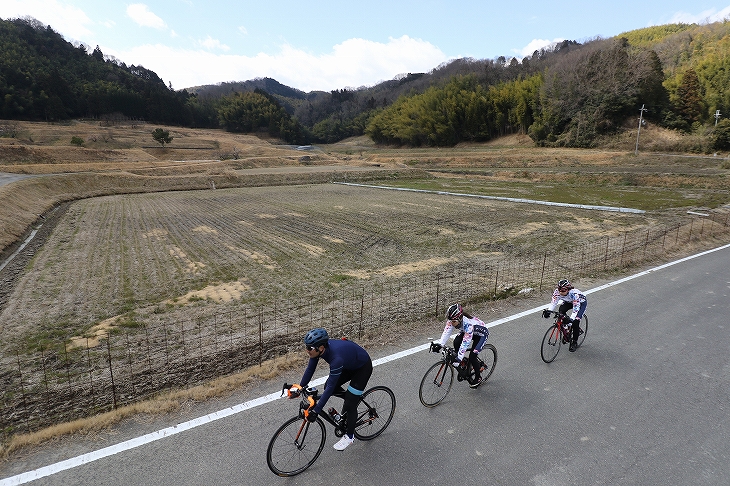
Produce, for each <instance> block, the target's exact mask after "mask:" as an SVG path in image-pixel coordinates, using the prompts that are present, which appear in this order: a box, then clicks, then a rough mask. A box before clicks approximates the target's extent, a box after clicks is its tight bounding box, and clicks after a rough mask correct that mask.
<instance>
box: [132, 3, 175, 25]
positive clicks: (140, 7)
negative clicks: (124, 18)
mask: <svg viewBox="0 0 730 486" xmlns="http://www.w3.org/2000/svg"><path fill="white" fill-rule="evenodd" d="M127 15H129V18H131V19H132V20H134V21H135V22H136V23H137V25H140V26H142V27H152V28H153V29H159V30H164V29H166V28H167V24H165V21H164V20H162V19H161V18H160V17H158V16H157V15H155V14H154V13H152V12H151V11H150V9H149V8H148V7H147V5H145V4H144V3H133V4H131V5H129V6H128V7H127Z"/></svg>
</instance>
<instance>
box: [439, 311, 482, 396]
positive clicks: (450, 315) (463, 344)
mask: <svg viewBox="0 0 730 486" xmlns="http://www.w3.org/2000/svg"><path fill="white" fill-rule="evenodd" d="M454 329H458V330H459V335H458V336H456V337H455V338H454V349H455V350H457V357H456V361H454V366H456V367H457V369H458V370H459V377H460V378H462V379H463V378H464V377H465V376H466V373H467V366H466V360H465V359H464V356H465V355H466V352H467V350H469V346H470V345H471V353H470V354H469V363H470V364H471V368H472V369H473V370H474V379H473V380H471V379H470V380H469V387H471V388H477V387H478V386H479V385H481V384H482V375H481V370H480V369H479V368H480V363H479V361H478V358H479V352H480V351H481V350H482V348H483V347H484V343H486V342H487V339H488V338H489V329H487V326H486V324H484V323H483V322H482V321H481V319H479V318H478V317H474V316H472V315H470V314H469V313H467V312H466V311H465V310H464V308H463V307H461V304H459V303H456V304H451V305H450V306H449V308H448V309H446V326H445V327H444V332H443V333H442V334H441V340H440V341H439V342H438V343H431V350H432V351H435V352H439V351H441V348H442V347H444V346H445V345H446V341H447V340H448V339H449V336H451V333H452V332H453V331H454Z"/></svg>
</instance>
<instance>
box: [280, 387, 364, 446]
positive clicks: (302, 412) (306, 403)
mask: <svg viewBox="0 0 730 486" xmlns="http://www.w3.org/2000/svg"><path fill="white" fill-rule="evenodd" d="M290 386H291V385H287V384H284V389H288V388H289V387H290ZM300 393H301V395H302V401H301V403H300V404H299V417H300V418H301V419H302V425H301V426H300V427H299V432H298V433H297V435H296V438H295V442H297V445H298V444H299V438H300V436H301V434H302V433H304V434H305V435H304V437H302V440H303V439H304V438H305V437H306V431H307V428H308V424H309V421H308V420H307V415H308V414H309V411H311V410H312V409H314V407H315V406H316V405H317V402H318V401H319V390H318V389H317V388H315V387H308V388H305V389H303V390H302V391H301V392H300ZM282 394H283V393H282ZM332 396H334V397H337V398H341V399H343V400H344V399H345V390H343V389H342V388H340V389H339V390H337V391H336V392H335V393H333V394H332ZM360 400H361V401H362V402H363V403H364V404H365V405H366V406H367V410H368V411H366V412H363V413H362V414H361V415H359V416H358V417H357V421H356V422H355V427H356V428H357V427H360V426H361V425H364V424H366V423H368V422H372V421H374V420H375V419H376V418H378V416H377V415H375V416H369V415H370V414H369V411H370V410H371V409H372V407H371V406H370V404H369V403H367V402H366V401H365V400H363V399H360ZM343 413H344V411H343ZM366 415H368V416H367V418H366V417H365V416H366ZM319 417H320V418H321V419H322V420H324V421H325V422H327V423H328V424H330V425H332V427H334V428H335V435H336V436H337V437H342V435H343V434H344V433H345V427H346V426H347V420H346V417H345V415H342V418H341V419H340V422H339V423H338V422H335V420H334V419H333V418H332V417H331V416H330V414H329V413H326V412H324V411H323V413H321V414H319Z"/></svg>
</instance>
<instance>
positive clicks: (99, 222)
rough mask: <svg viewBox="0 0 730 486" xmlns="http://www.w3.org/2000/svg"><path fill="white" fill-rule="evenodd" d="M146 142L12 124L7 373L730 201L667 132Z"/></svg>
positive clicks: (182, 135) (587, 239) (725, 187)
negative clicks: (126, 339) (110, 340)
mask: <svg viewBox="0 0 730 486" xmlns="http://www.w3.org/2000/svg"><path fill="white" fill-rule="evenodd" d="M154 128H157V127H156V126H150V125H145V124H136V125H133V124H126V125H112V126H101V125H99V123H98V122H89V121H74V122H69V123H67V124H44V123H25V122H2V121H0V133H3V134H8V133H12V136H4V137H0V173H6V174H14V175H16V176H22V177H25V178H23V179H21V180H13V179H10V178H8V179H0V181H2V180H7V181H12V182H9V183H7V184H3V185H0V249H2V255H1V257H2V258H1V259H0V264H3V265H4V267H3V268H2V269H1V270H0V281H2V291H0V336H2V339H1V342H2V345H1V350H2V353H1V355H0V359H2V358H7V357H8V356H9V354H8V353H10V356H12V353H14V352H16V351H17V352H26V351H28V352H30V351H34V350H37V349H39V348H40V347H44V346H52V345H53V343H56V344H57V343H64V344H65V345H66V346H67V347H73V346H75V345H76V344H77V343H80V342H85V343H86V344H87V345H88V343H89V342H91V343H92V345H93V340H94V338H98V337H100V336H103V335H104V334H105V333H106V332H107V331H108V330H109V328H110V327H113V326H118V325H129V326H134V325H135V324H136V323H139V322H144V321H145V320H146V319H147V318H150V317H152V316H159V315H160V314H164V315H165V316H167V317H168V318H169V319H171V320H175V319H186V318H189V316H190V315H193V314H196V313H207V314H213V313H215V312H218V311H225V310H226V309H228V310H230V309H235V308H236V306H237V305H241V304H245V305H255V304H256V303H257V302H269V303H270V302H271V301H272V299H273V300H276V299H287V298H296V297H301V296H302V295H314V294H318V293H322V292H323V291H328V290H331V289H347V288H355V287H357V286H358V285H360V284H361V283H363V282H370V281H374V280H378V281H383V282H388V281H397V280H399V279H402V278H406V277H408V276H411V275H418V274H429V273H436V272H439V271H442V270H443V269H445V268H447V267H450V266H454V265H461V266H467V267H468V266H470V265H473V266H479V265H484V264H485V263H487V264H488V263H489V262H492V261H498V260H504V259H512V260H513V261H519V259H520V258H534V257H535V256H536V255H541V254H542V252H547V251H548V250H550V251H551V252H555V251H558V249H559V248H561V247H562V246H564V245H568V244H570V245H574V246H575V245H582V244H590V243H591V242H596V241H598V240H600V239H602V238H606V237H616V236H618V235H622V234H630V233H636V234H643V232H646V233H647V235H648V232H649V231H654V230H657V229H660V228H668V227H671V226H673V225H677V224H679V223H686V222H688V221H690V219H691V218H696V216H691V215H688V211H692V212H702V213H705V214H710V213H714V214H715V215H717V213H721V214H722V213H724V212H725V211H726V208H725V205H726V204H727V203H728V202H730V183H729V180H728V173H729V171H730V164H729V163H728V159H727V154H717V155H712V156H702V155H697V154H687V153H678V152H676V151H675V152H674V153H671V154H667V153H658V152H656V150H665V149H667V147H670V148H671V147H675V148H676V147H682V146H686V145H687V143H686V141H685V140H683V139H681V137H679V136H678V135H676V134H674V133H671V132H665V131H661V130H659V129H656V128H652V129H649V130H646V131H645V132H642V146H641V147H642V148H641V150H642V151H641V152H640V154H639V155H635V154H634V143H635V140H636V139H635V132H633V131H632V130H627V131H626V132H625V133H623V134H621V135H619V136H616V137H614V138H613V139H611V140H607V141H606V144H605V147H606V148H604V149H595V150H575V149H544V148H535V147H534V146H532V143H531V141H530V140H529V139H528V138H527V137H524V136H518V135H515V136H510V137H505V138H502V139H499V140H495V141H493V142H490V143H487V144H464V145H460V146H457V147H453V148H447V149H431V148H417V149H404V148H394V147H377V146H374V145H373V144H372V143H371V142H370V141H369V140H367V139H365V138H362V137H360V138H356V139H351V140H347V141H344V142H342V143H338V144H334V145H329V146H320V147H300V148H297V147H291V146H285V145H280V144H277V142H276V141H275V140H267V139H262V138H259V137H254V136H250V135H240V134H231V133H226V132H223V131H218V130H194V129H182V128H174V127H167V129H169V130H170V132H171V135H172V136H173V141H172V143H171V144H170V145H169V146H166V147H164V148H163V147H160V146H158V145H157V144H156V143H155V142H154V140H153V139H152V136H151V133H152V130H153V129H154ZM72 137H78V138H79V139H81V140H83V144H82V146H77V145H74V144H72V143H71V140H72ZM678 137H679V138H678ZM652 149H653V150H655V151H653V152H651V151H650V150H652ZM332 182H360V183H366V184H372V185H378V186H394V187H407V188H415V189H422V190H427V191H431V192H402V191H389V190H385V189H377V188H372V187H355V186H346V185H340V184H332ZM438 191H447V192H459V193H467V194H482V195H490V196H505V197H517V198H525V199H538V200H543V201H556V202H562V203H578V204H590V205H606V206H622V207H633V208H638V209H642V210H645V211H646V212H644V213H641V214H634V213H619V212H606V211H595V210H586V209H575V208H564V207H554V206H544V205H531V204H524V203H513V202H507V201H496V200H488V199H477V198H468V197H459V196H453V195H445V194H438V193H437V192H438ZM725 220H726V218H725ZM32 231H37V233H35V237H34V238H33V239H32V240H30V243H29V244H28V245H27V247H25V249H24V251H23V252H21V253H19V254H17V255H16V256H14V257H13V258H12V259H8V257H9V256H11V255H12V254H13V253H14V252H15V251H16V249H18V248H19V246H20V245H21V243H23V241H24V240H25V239H26V238H27V237H28V236H29V235H30V234H32V233H31V232H32ZM688 251H689V249H688Z"/></svg>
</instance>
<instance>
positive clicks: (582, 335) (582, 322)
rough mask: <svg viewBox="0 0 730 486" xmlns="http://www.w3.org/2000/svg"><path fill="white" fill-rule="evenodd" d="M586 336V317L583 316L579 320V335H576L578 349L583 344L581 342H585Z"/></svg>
mask: <svg viewBox="0 0 730 486" xmlns="http://www.w3.org/2000/svg"><path fill="white" fill-rule="evenodd" d="M586 334H588V316H587V315H586V314H583V318H582V319H581V320H580V334H579V335H578V347H579V348H580V346H581V344H583V341H585V340H586Z"/></svg>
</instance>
